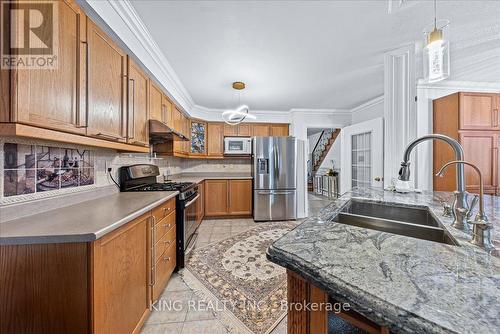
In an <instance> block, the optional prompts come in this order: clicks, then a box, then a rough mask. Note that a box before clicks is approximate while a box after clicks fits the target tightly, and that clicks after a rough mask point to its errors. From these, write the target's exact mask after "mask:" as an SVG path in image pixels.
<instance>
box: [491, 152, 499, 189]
mask: <svg viewBox="0 0 500 334" xmlns="http://www.w3.org/2000/svg"><path fill="white" fill-rule="evenodd" d="M492 165H493V185H494V186H497V185H498V171H497V168H498V148H497V147H494V148H493V164H492Z"/></svg>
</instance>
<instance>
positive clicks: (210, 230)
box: [142, 193, 332, 334]
mask: <svg viewBox="0 0 500 334" xmlns="http://www.w3.org/2000/svg"><path fill="white" fill-rule="evenodd" d="M308 199H309V211H310V212H309V213H310V214H309V215H310V216H313V215H315V214H316V213H317V212H318V211H319V210H320V209H321V208H323V207H324V206H325V205H327V204H329V203H331V201H332V200H331V199H328V198H327V197H323V196H317V195H314V194H312V193H309V194H308ZM259 224H262V223H255V222H254V221H253V219H218V220H204V221H203V222H202V223H201V225H200V227H199V229H198V233H199V236H198V239H197V241H196V245H195V248H199V247H204V246H207V245H209V244H211V243H214V242H217V241H220V240H223V239H226V238H229V237H232V236H235V235H237V234H239V233H241V232H244V231H246V230H248V229H249V228H252V227H255V226H258V225H259ZM264 224H272V223H264ZM160 299H161V300H163V301H164V303H163V304H164V305H165V306H166V309H165V310H156V311H153V312H152V313H151V315H150V317H149V319H148V320H147V321H146V323H145V325H144V327H143V329H142V333H143V334H190V333H209V334H226V333H228V330H227V329H226V328H225V327H224V326H223V325H222V323H221V322H220V321H219V320H217V316H216V314H214V313H213V312H212V311H209V310H206V309H207V307H206V306H207V305H206V304H205V303H203V301H201V300H200V299H199V298H198V297H197V296H196V295H195V294H194V292H193V291H192V290H191V289H190V288H189V287H188V286H187V285H186V284H185V283H184V282H183V281H182V279H181V278H180V276H179V274H177V273H176V274H174V275H173V276H172V278H171V279H170V281H169V282H168V284H167V287H166V288H165V291H164V292H163V294H162V296H161V298H160ZM193 305H194V306H197V305H199V306H201V307H194V306H193ZM168 306H170V307H171V309H170V310H169V309H168ZM203 308H205V309H203ZM286 329H287V323H286V318H285V319H283V320H282V321H281V323H280V324H279V325H278V326H277V327H276V328H275V329H274V330H273V331H272V332H271V334H285V333H286Z"/></svg>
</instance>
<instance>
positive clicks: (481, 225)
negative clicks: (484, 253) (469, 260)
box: [436, 160, 494, 250]
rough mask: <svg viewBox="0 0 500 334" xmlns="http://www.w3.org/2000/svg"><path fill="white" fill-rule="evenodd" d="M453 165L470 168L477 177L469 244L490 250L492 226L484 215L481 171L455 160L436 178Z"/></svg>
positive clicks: (437, 174)
mask: <svg viewBox="0 0 500 334" xmlns="http://www.w3.org/2000/svg"><path fill="white" fill-rule="evenodd" d="M453 164H457V165H468V166H471V167H472V168H474V170H475V171H476V172H477V173H478V175H479V196H477V195H476V196H474V200H476V201H477V198H478V197H479V211H478V212H477V214H476V218H475V219H474V221H473V222H470V223H471V224H472V226H473V228H472V239H471V240H470V242H471V243H472V244H474V245H476V246H479V247H481V248H484V249H487V250H489V249H492V248H494V247H493V244H492V243H491V229H492V228H493V225H492V224H491V223H490V222H489V221H488V217H487V216H486V214H485V213H484V184H483V175H482V174H481V170H479V168H478V167H477V166H476V165H474V164H472V163H470V162H467V161H461V160H455V161H450V162H447V163H445V164H444V165H443V167H441V169H440V170H439V172H437V173H436V176H439V177H443V175H444V171H445V169H446V168H448V166H450V165H453ZM476 201H474V202H476ZM471 211H472V208H471V209H470V211H469V212H471ZM467 216H468V217H470V216H471V215H470V214H468V215H467Z"/></svg>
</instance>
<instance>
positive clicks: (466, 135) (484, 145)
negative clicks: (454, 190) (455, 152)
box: [450, 131, 499, 194]
mask: <svg viewBox="0 0 500 334" xmlns="http://www.w3.org/2000/svg"><path fill="white" fill-rule="evenodd" d="M498 141H499V136H498V135H497V134H495V132H487V131H481V132H479V131H464V132H462V133H460V143H461V144H462V146H463V148H464V157H465V160H466V161H470V162H472V163H474V164H475V165H476V166H477V167H478V168H479V169H480V170H481V173H482V174H483V182H484V191H485V193H487V194H495V191H496V186H497V185H498V181H497V178H498V171H497V169H498V146H497V145H498V144H499V143H498ZM450 168H451V167H450ZM465 184H466V185H467V190H468V191H470V192H474V193H479V176H478V175H477V173H476V171H475V170H473V169H472V168H471V167H468V166H465Z"/></svg>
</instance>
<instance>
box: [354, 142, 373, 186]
mask: <svg viewBox="0 0 500 334" xmlns="http://www.w3.org/2000/svg"><path fill="white" fill-rule="evenodd" d="M371 137H372V134H371V132H364V133H359V134H356V135H352V136H351V141H352V144H351V165H352V167H351V186H352V187H353V188H354V187H362V188H366V187H370V186H371V179H372V162H371V140H372V138H371Z"/></svg>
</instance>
